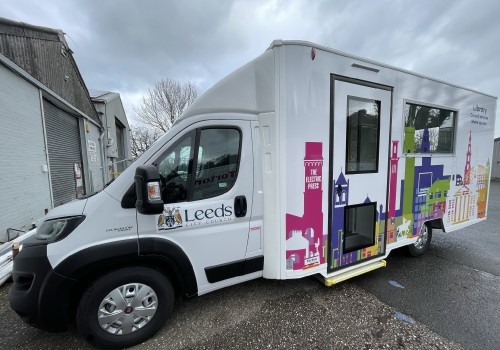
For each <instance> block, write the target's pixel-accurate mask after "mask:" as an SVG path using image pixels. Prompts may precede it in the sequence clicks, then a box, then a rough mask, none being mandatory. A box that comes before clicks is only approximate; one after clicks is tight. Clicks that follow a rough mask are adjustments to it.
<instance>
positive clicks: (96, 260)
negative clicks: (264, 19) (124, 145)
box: [9, 40, 496, 347]
mask: <svg viewBox="0 0 500 350" xmlns="http://www.w3.org/2000/svg"><path fill="white" fill-rule="evenodd" d="M495 108H496V98H495V97H493V96H489V95H486V94H483V93H479V92H476V91H473V90H470V89H466V88H461V87H458V86H456V85H452V84H448V83H444V82H441V81H438V80H436V79H432V78H428V77H424V76H421V75H417V74H414V73H412V72H408V71H405V70H402V69H397V68H394V67H390V66H387V65H385V64H381V63H377V62H373V61H370V60H366V59H362V58H359V57H355V56H352V55H348V54H345V53H342V52H338V51H335V50H332V49H329V48H326V47H322V46H319V45H315V44H312V43H309V42H299V41H279V40H278V41H274V42H273V43H272V44H271V46H270V47H269V49H268V50H266V51H265V52H264V53H263V54H262V55H261V56H259V57H257V58H256V59H254V60H253V61H251V62H249V63H248V64H246V65H245V66H243V67H241V68H240V69H238V70H237V71H235V72H234V73H232V74H230V75H229V76H227V77H226V78H225V79H223V80H221V81H220V82H219V83H217V84H216V85H215V86H214V87H212V88H211V89H210V90H208V91H207V92H206V93H205V94H204V95H203V96H201V97H199V98H198V100H197V101H196V102H195V103H194V104H193V105H192V106H191V107H190V108H189V110H187V111H186V112H185V113H184V114H183V115H182V116H181V117H180V118H179V120H177V121H176V123H175V125H174V126H173V128H172V129H171V130H170V131H169V132H168V133H167V134H165V135H164V136H163V137H162V138H161V139H160V140H158V141H157V142H156V143H155V144H154V145H153V146H152V147H151V149H149V150H148V151H146V152H145V153H144V154H143V155H142V156H141V157H139V158H138V159H137V160H136V161H135V162H134V163H133V164H132V165H131V166H130V167H129V168H128V169H127V170H126V171H125V172H123V173H122V174H121V175H120V176H119V177H118V178H117V179H116V180H115V181H114V182H113V183H111V184H110V185H109V186H107V187H106V188H105V189H104V190H103V191H102V192H100V193H97V194H95V195H93V196H90V197H89V198H85V199H80V200H77V201H74V202H71V203H69V204H66V205H63V206H60V207H57V208H55V209H53V210H51V211H50V212H49V213H48V215H47V216H46V218H45V221H44V222H43V223H42V224H41V225H40V226H39V227H38V229H37V232H36V235H35V237H34V238H33V239H32V240H30V241H27V242H25V243H24V244H23V249H22V250H21V251H20V253H19V255H18V256H17V257H16V258H15V261H14V270H13V279H14V283H13V285H12V287H11V289H10V294H9V297H10V304H11V306H12V308H13V309H14V310H15V311H16V312H17V313H18V314H19V315H20V317H21V318H22V319H23V320H25V321H26V322H28V323H31V324H33V325H34V326H36V327H39V328H43V329H48V330H59V329H63V328H64V327H65V326H66V325H67V324H68V323H69V322H71V321H73V320H75V319H76V323H77V326H78V329H79V331H80V333H81V334H82V335H83V336H84V337H85V338H87V339H88V340H90V341H91V342H93V343H95V344H97V345H99V346H107V347H124V346H130V345H132V344H136V343H139V342H141V341H143V340H145V339H147V338H148V337H150V336H151V335H153V334H154V333H155V332H156V331H158V330H159V329H160V328H161V327H162V325H163V324H164V322H165V320H166V319H167V318H168V317H169V315H170V313H171V311H172V306H173V303H174V297H175V296H195V295H202V294H205V293H208V292H211V291H213V290H216V289H219V288H222V287H226V286H230V285H233V284H236V283H240V282H243V281H247V280H250V279H254V278H259V277H264V278H269V279H291V278H300V277H305V276H310V275H316V276H318V277H319V278H321V279H322V280H323V281H324V282H325V284H327V285H331V284H334V283H338V282H340V281H343V280H345V279H347V278H350V277H352V276H356V275H359V274H361V273H364V272H368V271H370V270H373V269H375V268H378V267H382V266H385V260H384V259H385V258H386V257H387V255H388V254H389V253H390V251H391V250H393V249H395V248H399V247H402V246H408V247H409V250H410V252H411V253H412V254H413V255H421V254H423V253H424V252H425V251H426V250H427V248H428V247H429V244H430V241H431V237H432V229H433V228H440V229H443V230H444V231H446V232H450V231H454V230H456V229H459V228H462V227H465V226H468V225H471V224H474V223H477V222H480V221H482V220H485V219H486V211H487V204H488V186H489V179H490V162H491V157H492V146H493V134H494V129H495V125H494V124H495V115H496V114H495Z"/></svg>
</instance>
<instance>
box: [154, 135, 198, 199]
mask: <svg viewBox="0 0 500 350" xmlns="http://www.w3.org/2000/svg"><path fill="white" fill-rule="evenodd" d="M194 135H195V133H194V132H191V133H189V134H187V135H186V136H185V137H184V138H183V139H181V140H180V141H178V142H177V143H175V144H174V146H173V147H172V148H171V149H169V150H168V151H167V152H166V154H165V155H164V156H163V157H161V158H160V160H159V162H158V171H159V173H160V180H161V191H162V198H163V202H164V203H176V202H182V201H185V200H187V198H188V193H189V192H188V189H189V183H190V180H191V166H190V165H191V164H192V162H193V148H194V147H193V146H194Z"/></svg>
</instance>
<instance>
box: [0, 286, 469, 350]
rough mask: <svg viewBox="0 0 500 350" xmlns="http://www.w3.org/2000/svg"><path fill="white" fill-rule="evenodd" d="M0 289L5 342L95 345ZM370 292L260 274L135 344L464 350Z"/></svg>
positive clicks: (185, 308)
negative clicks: (26, 310)
mask: <svg viewBox="0 0 500 350" xmlns="http://www.w3.org/2000/svg"><path fill="white" fill-rule="evenodd" d="M7 291H8V285H5V286H3V287H1V288H0V317H1V319H2V327H1V328H0V347H1V348H2V349H64V350H68V349H90V348H91V347H90V346H89V345H87V344H86V343H85V342H84V341H83V340H82V339H81V338H79V336H78V333H77V331H76V330H75V329H74V328H71V329H70V330H69V331H67V332H64V333H46V332H44V331H40V330H37V329H34V328H31V327H30V326H28V325H26V324H24V323H23V322H21V321H20V320H19V319H18V318H17V316H16V315H15V314H14V312H13V311H12V310H10V308H9V306H8V303H7ZM397 311H398V310H397V309H394V308H392V307H389V306H387V305H386V304H384V303H382V302H381V301H380V300H378V299H377V298H376V297H374V296H373V295H371V294H370V293H368V292H366V291H364V290H363V289H362V288H359V287H358V286H356V284H355V283H353V282H349V281H348V282H345V283H343V284H340V285H338V286H334V287H330V288H328V287H325V286H324V285H322V284H321V283H320V282H319V281H317V280H316V279H314V278H305V279H300V280H290V281H268V280H263V279H259V280H255V281H250V282H247V283H243V284H241V285H237V286H233V287H229V288H226V289H223V290H220V291H216V292H213V293H211V294H208V295H205V296H201V297H198V298H192V299H188V300H182V301H181V300H179V301H178V302H177V303H176V308H175V311H174V314H173V316H172V318H171V319H170V320H169V322H168V323H167V324H166V325H165V327H163V329H162V330H161V331H160V332H159V333H158V334H157V335H156V336H155V337H154V338H152V339H150V340H148V341H147V342H145V343H143V344H140V345H138V346H135V347H133V349H234V348H239V349H395V348H404V349H460V346H459V345H458V344H456V343H453V342H452V341H450V340H447V339H445V338H443V337H441V336H439V335H437V334H436V333H435V332H433V331H431V330H430V329H429V328H427V327H426V326H424V325H422V324H420V323H419V322H415V321H414V320H412V319H410V318H406V317H405V315H402V314H399V313H397Z"/></svg>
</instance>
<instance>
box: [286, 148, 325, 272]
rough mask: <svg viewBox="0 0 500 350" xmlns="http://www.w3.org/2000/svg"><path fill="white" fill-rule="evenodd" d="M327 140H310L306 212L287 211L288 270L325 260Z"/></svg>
mask: <svg viewBox="0 0 500 350" xmlns="http://www.w3.org/2000/svg"><path fill="white" fill-rule="evenodd" d="M322 148H323V144H322V143H321V142H306V145H305V158H304V215H303V216H302V217H298V216H295V215H291V214H286V266H287V270H302V269H307V268H311V267H315V266H318V265H320V264H323V263H324V262H325V244H326V240H325V238H324V237H323V185H322V184H323V171H322V170H323V154H322V151H323V150H322Z"/></svg>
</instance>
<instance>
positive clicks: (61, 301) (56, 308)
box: [9, 245, 76, 331]
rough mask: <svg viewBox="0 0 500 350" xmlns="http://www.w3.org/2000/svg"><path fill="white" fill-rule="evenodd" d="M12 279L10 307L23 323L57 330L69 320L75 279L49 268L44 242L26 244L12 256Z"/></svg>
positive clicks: (48, 329)
mask: <svg viewBox="0 0 500 350" xmlns="http://www.w3.org/2000/svg"><path fill="white" fill-rule="evenodd" d="M12 279H13V281H14V283H13V284H12V286H11V287H10V290H9V302H10V307H11V308H12V309H13V310H14V311H15V312H16V313H17V314H18V315H19V317H21V319H22V320H23V321H24V322H26V323H28V324H30V325H32V326H34V327H37V328H40V329H44V330H47V331H60V330H64V329H65V328H66V327H67V325H68V324H69V323H70V322H71V321H72V319H71V295H72V293H73V291H74V287H75V284H76V281H74V280H72V279H69V278H66V277H64V276H61V275H59V274H58V273H56V272H55V271H54V270H53V269H52V266H51V265H50V263H49V260H48V258H47V245H35V246H25V247H24V249H22V250H21V251H20V252H19V254H18V255H17V256H16V258H15V259H14V267H13V269H12Z"/></svg>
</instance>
